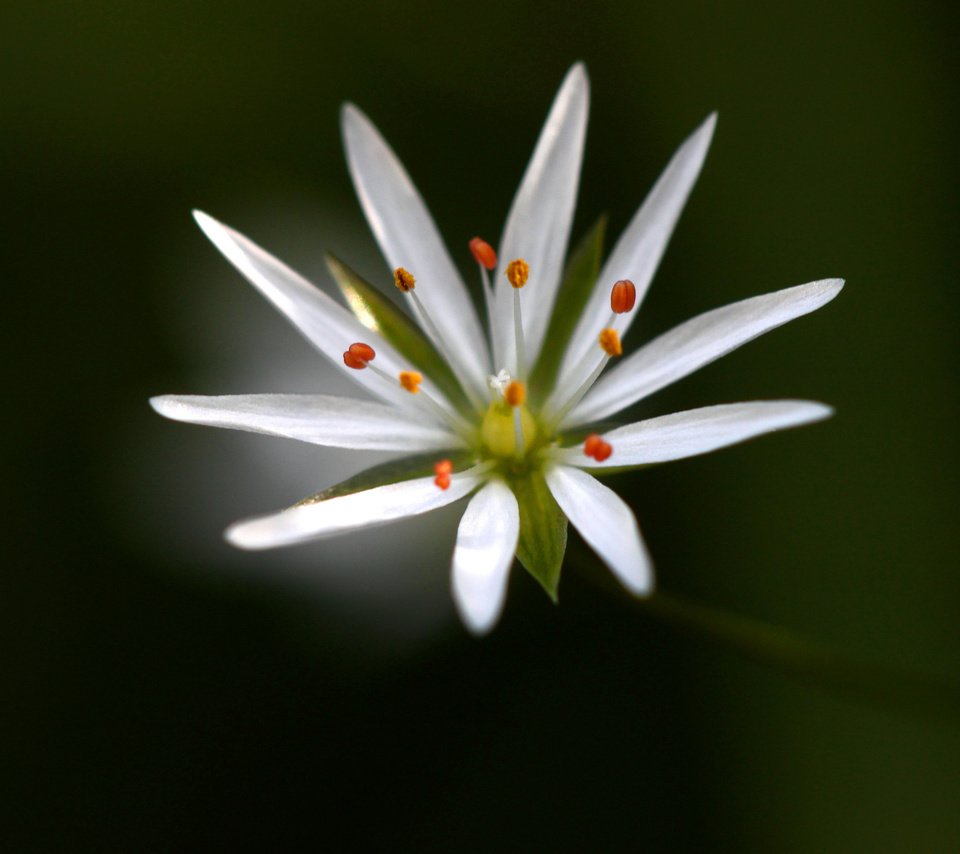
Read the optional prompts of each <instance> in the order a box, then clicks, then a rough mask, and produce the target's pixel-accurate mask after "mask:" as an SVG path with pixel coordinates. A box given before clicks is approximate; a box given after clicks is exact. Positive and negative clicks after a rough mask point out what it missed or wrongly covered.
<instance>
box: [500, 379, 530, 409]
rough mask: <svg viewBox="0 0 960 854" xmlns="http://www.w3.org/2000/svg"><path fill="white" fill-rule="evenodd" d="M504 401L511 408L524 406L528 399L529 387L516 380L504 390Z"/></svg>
mask: <svg viewBox="0 0 960 854" xmlns="http://www.w3.org/2000/svg"><path fill="white" fill-rule="evenodd" d="M503 399H504V400H505V401H506V402H507V404H508V405H509V406H523V404H524V401H526V399H527V387H526V386H525V385H524V384H523V383H522V382H519V381H518V380H514V381H513V382H512V383H510V385H508V386H507V387H506V388H505V389H504V390H503Z"/></svg>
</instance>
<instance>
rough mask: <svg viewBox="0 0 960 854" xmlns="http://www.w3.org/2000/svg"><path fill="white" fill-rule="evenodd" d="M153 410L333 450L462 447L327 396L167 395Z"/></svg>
mask: <svg viewBox="0 0 960 854" xmlns="http://www.w3.org/2000/svg"><path fill="white" fill-rule="evenodd" d="M150 405H151V406H153V408H154V409H155V410H156V411H157V412H159V413H160V414H161V415H165V416H166V417H167V418H172V419H174V420H175V421H187V422H190V423H191V424H206V425H208V426H211V427H229V428H232V429H234V430H247V431H249V432H251V433H265V434H266V435H268V436H284V437H286V438H288V439H298V440H299V441H301V442H312V443H313V444H315V445H327V446H329V447H333V448H366V449H369V450H378V451H407V452H413V451H430V450H439V449H440V448H454V447H457V446H459V445H461V444H462V440H461V439H459V438H458V437H457V436H456V435H454V434H453V433H451V432H448V431H447V430H444V429H443V428H441V427H438V426H437V425H435V424H431V423H430V422H427V421H424V420H419V419H415V418H413V417H412V416H411V414H410V413H407V412H404V411H400V410H398V409H397V408H396V407H394V406H386V405H384V404H382V403H373V402H372V401H366V400H353V399H351V398H348V397H333V396H332V395H326V394H229V395H221V396H218V397H205V396H201V395H176V394H167V395H163V396H162V397H153V398H151V399H150Z"/></svg>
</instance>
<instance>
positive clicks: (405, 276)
mask: <svg viewBox="0 0 960 854" xmlns="http://www.w3.org/2000/svg"><path fill="white" fill-rule="evenodd" d="M393 283H394V284H395V285H396V286H397V287H398V288H399V289H400V290H401V291H403V292H404V293H405V294H406V293H409V292H410V291H412V290H413V289H414V288H415V287H416V285H417V280H416V279H415V278H414V277H413V273H411V272H409V271H408V270H405V269H404V268H403V267H397V269H396V270H394V271H393Z"/></svg>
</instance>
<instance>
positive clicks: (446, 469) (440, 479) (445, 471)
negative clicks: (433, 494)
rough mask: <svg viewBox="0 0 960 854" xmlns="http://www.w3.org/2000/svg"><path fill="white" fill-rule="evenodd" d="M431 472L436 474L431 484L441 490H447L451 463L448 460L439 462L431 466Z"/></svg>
mask: <svg viewBox="0 0 960 854" xmlns="http://www.w3.org/2000/svg"><path fill="white" fill-rule="evenodd" d="M433 471H434V473H435V474H436V477H435V478H434V479H433V482H434V483H435V484H436V485H437V486H439V487H440V488H441V489H449V487H450V475H451V474H452V472H453V463H452V462H451V461H450V460H440V462H438V463H434V464H433Z"/></svg>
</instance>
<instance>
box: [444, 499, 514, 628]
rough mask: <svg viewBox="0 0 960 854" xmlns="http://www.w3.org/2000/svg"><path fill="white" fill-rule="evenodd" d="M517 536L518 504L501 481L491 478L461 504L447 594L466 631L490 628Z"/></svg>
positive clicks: (498, 608) (500, 603) (500, 604)
mask: <svg viewBox="0 0 960 854" xmlns="http://www.w3.org/2000/svg"><path fill="white" fill-rule="evenodd" d="M519 536H520V510H519V507H518V506H517V499H516V498H515V497H514V495H513V493H512V492H511V491H510V489H509V487H507V486H506V484H504V483H502V482H501V481H499V480H491V481H490V482H489V483H488V484H487V485H486V486H485V487H483V489H481V490H480V491H479V492H478V493H477V494H476V495H475V496H474V497H473V498H472V499H470V503H469V504H468V505H467V511H466V512H465V513H464V514H463V518H462V519H461V520H460V528H459V529H458V530H457V547H456V549H454V552H453V573H452V586H453V598H454V601H455V602H456V603H457V609H458V610H459V612H460V617H461V618H462V619H463V622H464V624H465V625H466V626H467V628H468V629H470V631H472V632H474V633H476V634H484V633H485V632H488V631H490V629H492V628H493V626H494V624H495V623H496V622H497V619H498V618H499V616H500V611H501V610H502V609H503V600H504V596H505V595H506V592H507V578H508V577H509V574H510V567H511V566H512V565H513V556H514V554H515V553H516V550H517V539H518V538H519Z"/></svg>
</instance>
